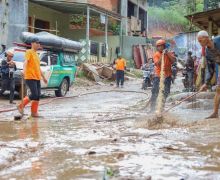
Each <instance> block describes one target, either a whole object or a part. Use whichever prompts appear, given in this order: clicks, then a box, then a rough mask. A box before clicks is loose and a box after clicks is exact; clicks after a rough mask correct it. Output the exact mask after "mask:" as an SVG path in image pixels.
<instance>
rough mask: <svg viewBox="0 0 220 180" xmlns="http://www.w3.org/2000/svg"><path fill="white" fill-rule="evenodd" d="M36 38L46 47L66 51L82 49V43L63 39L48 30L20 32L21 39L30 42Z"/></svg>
mask: <svg viewBox="0 0 220 180" xmlns="http://www.w3.org/2000/svg"><path fill="white" fill-rule="evenodd" d="M36 37H37V38H38V39H39V41H40V43H41V45H42V46H44V47H46V48H54V49H55V50H63V51H67V52H77V51H80V50H81V49H82V44H81V43H80V42H77V41H72V40H69V39H65V38H62V37H59V36H56V35H54V34H51V33H48V32H39V33H36V34H33V33H30V32H22V34H21V37H20V38H21V40H22V41H23V42H24V43H26V44H30V43H31V41H32V39H33V38H36Z"/></svg>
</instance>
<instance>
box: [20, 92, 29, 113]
mask: <svg viewBox="0 0 220 180" xmlns="http://www.w3.org/2000/svg"><path fill="white" fill-rule="evenodd" d="M29 102H30V99H29V97H28V96H25V97H24V99H23V103H20V104H19V105H18V106H17V108H18V111H19V113H20V114H23V113H24V107H25V106H26V105H27V104H28V103H29Z"/></svg>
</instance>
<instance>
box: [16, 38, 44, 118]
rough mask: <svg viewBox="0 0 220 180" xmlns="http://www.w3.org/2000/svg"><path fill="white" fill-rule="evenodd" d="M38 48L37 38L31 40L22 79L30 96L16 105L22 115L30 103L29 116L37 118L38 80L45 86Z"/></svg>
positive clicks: (39, 87)
mask: <svg viewBox="0 0 220 180" xmlns="http://www.w3.org/2000/svg"><path fill="white" fill-rule="evenodd" d="M39 48H40V42H39V39H38V38H33V39H32V41H31V49H30V50H27V51H26V54H25V62H24V72H23V74H24V79H25V82H26V85H27V86H28V87H29V89H30V96H29V97H28V96H26V97H25V98H24V99H23V103H21V104H20V105H18V111H19V112H20V113H21V114H23V109H24V107H25V106H26V105H27V104H28V103H29V102H31V116H32V117H38V106H39V100H40V94H41V85H40V80H41V78H42V79H43V81H44V83H46V84H47V80H46V78H45V77H44V75H43V73H42V71H41V69H40V58H39V56H38V54H37V50H38V49H39Z"/></svg>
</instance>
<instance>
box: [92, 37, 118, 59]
mask: <svg viewBox="0 0 220 180" xmlns="http://www.w3.org/2000/svg"><path fill="white" fill-rule="evenodd" d="M90 39H91V40H92V41H96V42H102V43H105V37H104V36H96V37H91V38H90ZM117 47H120V36H108V61H109V62H112V61H113V60H114V58H116V53H115V51H116V48H117Z"/></svg>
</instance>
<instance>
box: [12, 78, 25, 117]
mask: <svg viewBox="0 0 220 180" xmlns="http://www.w3.org/2000/svg"><path fill="white" fill-rule="evenodd" d="M21 106H22V108H23V107H24V79H23V77H21ZM23 116H24V109H22V113H21V114H20V115H16V116H14V120H15V121H19V120H21V119H22V118H23Z"/></svg>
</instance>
